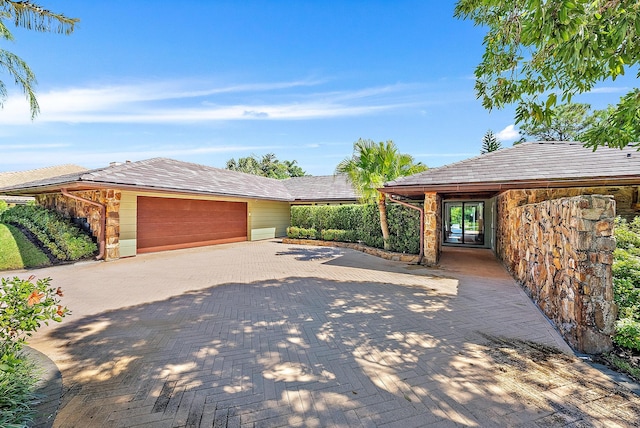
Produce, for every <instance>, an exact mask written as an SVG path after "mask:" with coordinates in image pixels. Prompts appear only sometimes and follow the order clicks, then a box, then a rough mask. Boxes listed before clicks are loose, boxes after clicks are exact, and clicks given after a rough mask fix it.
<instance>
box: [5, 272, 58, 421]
mask: <svg viewBox="0 0 640 428" xmlns="http://www.w3.org/2000/svg"><path fill="white" fill-rule="evenodd" d="M32 280H33V277H31V278H29V279H26V280H23V279H20V278H18V277H14V278H13V279H8V278H2V280H1V281H2V282H1V285H2V286H1V288H0V308H2V311H0V426H3V427H4V426H27V424H28V423H29V422H31V418H32V417H33V414H34V411H33V409H32V406H33V402H34V399H35V395H34V392H33V389H34V386H35V384H36V382H37V380H38V376H37V372H36V371H35V367H34V364H33V363H32V362H30V361H29V360H28V359H27V357H26V356H25V355H24V354H23V353H22V352H21V351H22V348H23V346H24V344H25V343H26V340H27V337H29V336H31V334H32V333H33V332H35V331H36V330H37V329H38V328H39V327H40V326H41V325H42V323H44V324H48V323H49V321H56V322H60V321H62V318H63V317H64V316H65V315H67V314H68V313H69V310H68V309H67V308H66V307H63V306H62V305H60V301H59V299H58V298H59V297H62V291H61V290H60V288H59V287H58V288H57V289H55V288H53V287H51V285H50V281H51V279H49V278H45V279H41V280H38V281H37V282H36V283H35V284H34V283H33V282H31V281H32Z"/></svg>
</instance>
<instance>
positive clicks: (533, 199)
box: [509, 186, 640, 221]
mask: <svg viewBox="0 0 640 428" xmlns="http://www.w3.org/2000/svg"><path fill="white" fill-rule="evenodd" d="M509 193H510V198H511V199H513V200H514V201H515V202H514V206H517V205H526V204H536V203H538V202H542V201H548V200H550V199H558V198H568V197H572V196H582V195H611V196H613V197H614V199H615V200H616V214H617V215H619V216H621V217H624V218H626V219H627V220H628V221H631V220H633V218H634V217H635V216H637V215H640V210H639V209H638V207H639V205H638V186H596V187H569V188H559V189H523V190H510V191H509Z"/></svg>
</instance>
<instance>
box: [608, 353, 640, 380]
mask: <svg viewBox="0 0 640 428" xmlns="http://www.w3.org/2000/svg"><path fill="white" fill-rule="evenodd" d="M606 359H607V360H608V361H609V362H610V363H611V365H612V366H614V367H615V368H617V369H618V371H621V372H623V373H626V374H628V375H630V376H631V377H633V378H634V379H636V380H640V367H636V366H634V365H632V364H631V363H629V361H627V360H626V359H624V358H620V357H619V356H617V355H616V354H614V353H613V352H611V353H609V354H607V356H606Z"/></svg>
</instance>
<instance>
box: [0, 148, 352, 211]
mask: <svg viewBox="0 0 640 428" xmlns="http://www.w3.org/2000/svg"><path fill="white" fill-rule="evenodd" d="M345 182H346V180H340V179H336V180H333V176H328V177H296V178H291V179H288V180H276V179H273V178H266V177H260V176H257V175H251V174H245V173H242V172H237V171H229V170H226V169H220V168H214V167H210V166H206V165H200V164H195V163H190V162H182V161H177V160H174V159H166V158H153V159H147V160H142V161H138V162H127V163H122V164H117V165H111V166H108V167H106V168H99V169H95V170H91V171H82V172H77V173H72V174H66V175H61V176H57V177H52V178H45V179H42V180H36V181H32V182H29V183H22V184H20V185H14V186H7V187H6V188H4V189H2V190H3V191H5V192H9V193H28V194H35V193H38V192H40V191H44V190H45V188H46V189H49V190H51V189H52V188H60V187H65V186H70V185H72V184H74V185H80V186H82V185H86V186H87V187H91V186H96V185H100V186H115V187H118V186H122V187H135V188H142V189H145V190H151V191H153V190H162V191H176V192H187V193H198V194H210V195H218V196H234V197H244V198H257V199H267V200H279V201H293V200H295V199H304V200H343V199H355V196H354V194H353V191H351V192H348V191H347V190H345ZM309 183H315V184H316V185H317V186H318V187H317V188H315V187H312V186H311V185H310V184H309ZM305 191H307V192H308V193H309V194H310V196H309V197H306V196H305V193H304V192H305Z"/></svg>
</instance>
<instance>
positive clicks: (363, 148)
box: [336, 138, 427, 250]
mask: <svg viewBox="0 0 640 428" xmlns="http://www.w3.org/2000/svg"><path fill="white" fill-rule="evenodd" d="M426 169H427V166H426V165H424V164H422V163H421V162H418V163H415V162H414V160H413V157H412V156H410V155H406V154H402V153H399V152H398V148H397V147H396V145H395V144H394V142H393V141H391V140H389V141H387V142H385V143H383V142H379V143H376V142H374V141H373V140H363V139H362V138H361V139H359V140H358V141H356V142H355V143H354V144H353V155H351V157H349V158H346V159H344V160H343V161H342V162H340V163H339V164H338V166H337V167H336V174H346V176H347V178H348V180H349V181H350V182H351V184H352V185H353V186H354V187H355V189H356V190H357V191H358V194H359V195H360V200H361V202H363V203H369V202H376V203H377V204H378V210H379V211H380V228H381V229H382V239H383V241H384V248H385V250H388V249H389V242H388V241H389V224H388V222H387V205H386V196H385V195H384V193H381V192H380V191H378V189H379V188H380V187H382V186H383V185H384V183H385V182H387V181H391V180H395V179H396V178H398V177H405V176H407V175H413V174H416V173H418V172H422V171H424V170H426Z"/></svg>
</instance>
